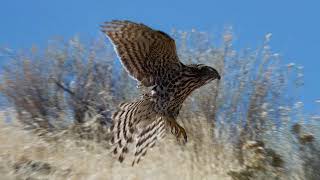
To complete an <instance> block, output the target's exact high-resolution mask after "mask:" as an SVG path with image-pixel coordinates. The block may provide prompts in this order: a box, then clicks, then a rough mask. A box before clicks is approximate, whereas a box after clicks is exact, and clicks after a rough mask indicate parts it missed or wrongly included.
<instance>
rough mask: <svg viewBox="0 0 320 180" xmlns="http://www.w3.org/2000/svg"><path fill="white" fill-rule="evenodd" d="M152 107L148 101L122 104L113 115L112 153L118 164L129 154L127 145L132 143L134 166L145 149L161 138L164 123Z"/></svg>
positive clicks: (151, 103)
mask: <svg viewBox="0 0 320 180" xmlns="http://www.w3.org/2000/svg"><path fill="white" fill-rule="evenodd" d="M153 105H154V104H153V102H152V101H148V100H139V101H135V102H132V103H122V104H121V105H120V106H119V110H118V111H117V112H115V113H114V114H113V116H112V119H113V126H112V133H113V137H112V138H111V144H112V148H113V149H112V151H113V154H114V155H116V156H117V157H118V160H119V161H120V162H122V161H123V160H124V158H125V154H127V153H128V152H130V148H129V144H131V143H134V146H135V154H134V155H135V158H134V161H133V163H132V165H134V164H135V163H138V162H139V161H140V159H141V157H142V156H144V155H145V154H146V152H147V149H148V148H151V147H152V146H153V145H154V144H155V143H156V141H157V140H159V139H161V137H162V136H163V134H164V131H165V122H164V120H163V119H162V118H161V117H159V116H157V114H156V113H155V111H154V110H153Z"/></svg>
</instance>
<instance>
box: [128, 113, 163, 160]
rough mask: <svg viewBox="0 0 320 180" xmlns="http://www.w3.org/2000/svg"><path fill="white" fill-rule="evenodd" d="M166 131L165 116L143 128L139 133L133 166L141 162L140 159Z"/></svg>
mask: <svg viewBox="0 0 320 180" xmlns="http://www.w3.org/2000/svg"><path fill="white" fill-rule="evenodd" d="M164 133H165V122H164V120H163V118H161V117H159V118H158V119H156V120H155V121H153V122H152V123H151V124H149V125H148V126H147V127H145V128H144V129H143V130H141V131H140V133H139V135H138V140H137V143H136V150H135V154H134V156H135V159H134V161H133V163H132V166H133V165H134V164H135V163H139V161H140V159H141V158H142V157H143V156H145V155H146V153H147V150H148V149H149V148H152V147H153V146H154V145H155V143H156V142H157V140H160V139H161V138H162V137H163V135H164Z"/></svg>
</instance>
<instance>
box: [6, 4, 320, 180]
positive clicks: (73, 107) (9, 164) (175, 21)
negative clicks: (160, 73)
mask: <svg viewBox="0 0 320 180" xmlns="http://www.w3.org/2000/svg"><path fill="white" fill-rule="evenodd" d="M0 3H1V4H0V5H1V6H0V20H1V28H0V66H1V68H0V78H1V80H0V93H1V98H0V100H1V108H2V111H1V119H0V142H1V145H0V162H1V163H0V164H1V165H0V175H2V176H3V177H4V178H6V179H26V178H31V179H66V178H70V179H127V178H128V179H238V180H244V179H308V180H309V179H314V180H316V179H320V174H319V172H318V171H317V168H318V167H319V165H320V143H319V138H320V134H319V132H320V131H319V130H320V123H319V120H320V115H319V114H320V96H319V92H320V85H319V83H317V82H318V78H319V77H320V73H319V71H318V70H317V67H318V66H319V65H320V61H319V60H318V59H319V54H318V53H317V52H318V51H317V50H318V49H319V46H318V45H317V44H318V42H320V35H319V32H320V23H319V22H318V17H319V16H320V11H318V7H319V6H320V2H317V1H307V2H302V1H289V0H284V1H276V0H270V1H254V0H245V1H235V0H234V1H231V0H225V1H215V0H213V1H209V0H207V1H205V0H202V1H201V0H198V1H167V0H162V1H157V2H150V1H146V0H141V1H107V0H104V1H102V0H96V1H85V0H83V1H79V0H78V1H75V0H69V1H62V0H56V1H39V0H29V1H17V0H10V1H9V0H1V1H0ZM114 19H120V20H131V21H135V22H141V23H144V24H146V25H148V26H150V27H152V28H155V29H159V30H162V31H165V32H167V33H168V34H170V35H171V36H172V37H173V38H175V39H176V43H177V47H178V54H179V57H180V58H181V61H183V62H184V63H204V64H208V65H211V66H213V67H215V68H216V69H217V70H218V71H219V72H220V73H221V74H222V77H223V78H222V81H221V82H220V83H219V84H218V83H216V82H213V83H210V84H209V85H207V86H205V87H202V88H200V89H199V90H197V91H196V92H194V93H193V95H192V97H190V98H188V99H187V101H186V102H185V104H184V106H183V109H182V112H181V114H180V117H179V122H181V123H182V125H183V126H184V127H185V128H186V130H187V133H189V134H190V138H189V139H190V142H189V143H188V144H187V145H186V146H181V145H179V144H177V143H176V142H175V139H173V138H172V137H170V136H168V137H166V139H165V140H164V141H161V142H159V144H157V146H156V147H155V148H154V149H152V150H151V151H150V152H148V155H147V156H146V158H145V159H144V160H143V161H142V163H140V164H139V166H136V167H131V166H130V165H128V164H130V163H129V160H128V164H126V162H125V163H123V164H120V163H118V162H116V161H114V159H113V158H112V157H111V155H110V154H109V153H108V150H109V148H110V145H109V144H108V143H107V142H108V140H109V139H110V134H109V133H110V132H109V127H110V125H111V124H112V121H111V119H110V117H111V114H112V112H113V111H114V110H115V109H116V107H117V105H118V104H119V102H122V101H131V100H133V99H134V98H136V97H138V95H139V93H140V92H139V89H136V88H135V87H136V82H135V81H133V80H131V79H130V77H129V76H128V75H127V73H126V72H125V71H124V69H122V67H121V65H120V63H119V60H118V59H117V57H116V55H115V53H114V51H113V48H112V46H111V44H110V42H109V41H108V40H107V39H106V38H105V37H104V35H103V34H102V33H101V32H100V27H99V26H100V25H101V24H102V23H103V22H105V21H110V20H114ZM186 169H187V170H188V171H186ZM106 177H107V178H106Z"/></svg>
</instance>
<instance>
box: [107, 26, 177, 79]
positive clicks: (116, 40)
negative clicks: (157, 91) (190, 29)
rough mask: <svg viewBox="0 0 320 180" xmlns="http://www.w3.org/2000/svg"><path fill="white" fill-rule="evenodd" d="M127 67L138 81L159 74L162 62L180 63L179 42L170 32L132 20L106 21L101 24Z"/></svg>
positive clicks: (167, 65) (168, 63)
mask: <svg viewBox="0 0 320 180" xmlns="http://www.w3.org/2000/svg"><path fill="white" fill-rule="evenodd" d="M101 28H102V32H104V33H105V34H106V35H107V37H108V38H109V40H110V41H111V42H112V44H113V46H114V49H115V51H116V53H117V55H118V57H119V58H120V60H121V62H122V64H123V66H124V67H125V68H126V70H127V71H128V72H129V74H130V75H132V76H133V77H134V78H135V79H137V80H138V81H142V82H143V80H144V79H145V78H154V77H155V76H157V73H156V72H157V69H158V68H159V65H160V66H162V67H165V68H169V67H170V66H172V64H179V63H180V61H179V58H178V56H177V52H176V45H175V41H174V40H173V39H172V38H171V37H170V36H169V35H167V34H166V33H164V32H162V31H158V30H153V29H151V28H150V27H148V26H145V25H143V24H139V23H134V22H130V21H117V20H114V21H111V22H105V23H104V25H102V26H101Z"/></svg>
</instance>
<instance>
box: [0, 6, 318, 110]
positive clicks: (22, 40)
mask: <svg viewBox="0 0 320 180" xmlns="http://www.w3.org/2000/svg"><path fill="white" fill-rule="evenodd" d="M319 7H320V1H317V0H314V1H313V0H309V1H298V0H268V1H262V0H260V1H258V0H241V1H240V0H233V1H231V0H221V1H216V0H197V1H186V0H185V1H174V0H171V1H170V0H160V1H151V0H141V1H139V0H131V1H130V0H128V1H121V0H91V1H89V0H51V1H49V0H27V1H23V0H19V1H18V0H0V23H1V25H0V27H1V28H0V47H3V46H6V47H10V48H12V49H20V48H28V47H30V46H31V45H33V44H36V45H39V46H43V45H46V43H47V40H48V39H50V38H53V37H55V36H64V37H66V38H69V37H72V36H74V35H75V34H79V35H80V36H81V37H85V38H95V37H97V36H98V34H99V33H100V32H99V25H100V24H101V23H102V22H104V21H106V20H110V19H129V20H133V21H138V22H143V23H145V24H147V25H150V26H152V27H154V28H157V29H161V30H164V31H170V30H171V29H172V28H176V29H181V30H190V29H191V28H196V29H199V30H201V31H209V32H212V33H213V35H214V34H216V36H218V35H220V34H221V33H222V31H223V29H224V28H225V27H226V26H229V25H232V26H233V28H234V33H235V36H236V41H235V45H236V46H237V47H239V48H247V47H252V48H254V47H256V46H257V45H259V44H261V42H262V40H263V37H264V35H265V34H266V33H269V32H271V33H272V34H273V36H272V41H271V47H272V49H273V50H274V51H276V52H279V53H280V54H281V55H282V56H283V59H284V62H283V64H286V63H289V62H295V63H296V64H299V65H303V66H304V74H305V86H304V87H303V88H302V90H301V96H299V98H300V99H301V100H302V101H303V102H304V103H305V107H306V109H307V110H310V111H311V110H315V107H314V106H315V105H316V104H315V103H314V100H316V99H319V98H320V93H319V92H320V84H319V78H320V73H319V72H318V67H319V66H320V58H319V50H320V46H319V45H318V44H319V43H320V21H319V17H320V11H319Z"/></svg>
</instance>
